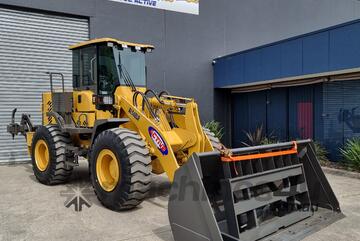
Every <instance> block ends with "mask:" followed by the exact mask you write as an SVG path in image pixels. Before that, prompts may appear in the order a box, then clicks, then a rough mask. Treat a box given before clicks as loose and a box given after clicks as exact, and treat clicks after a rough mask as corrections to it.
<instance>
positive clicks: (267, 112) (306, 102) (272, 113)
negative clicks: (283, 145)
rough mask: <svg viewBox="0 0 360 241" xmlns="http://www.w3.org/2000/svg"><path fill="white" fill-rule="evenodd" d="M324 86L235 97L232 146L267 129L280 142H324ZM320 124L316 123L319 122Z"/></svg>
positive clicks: (283, 89) (317, 85)
mask: <svg viewBox="0 0 360 241" xmlns="http://www.w3.org/2000/svg"><path fill="white" fill-rule="evenodd" d="M321 89H322V87H321V84H316V85H308V86H298V87H290V88H276V89H270V90H263V91H257V92H249V93H240V94H233V96H232V107H233V108H232V130H233V131H232V145H233V147H239V146H241V145H242V142H243V141H246V135H245V134H244V132H245V131H246V132H254V131H255V130H256V128H258V127H260V126H261V125H262V126H263V129H264V132H265V133H266V134H267V135H268V136H272V137H274V138H275V139H277V140H281V141H284V140H294V139H299V138H317V137H319V138H322V137H321V136H318V133H321V132H320V131H318V130H319V129H321V128H322V126H321V123H322V122H321V121H318V120H319V119H321V115H322V113H321V111H319V110H321V108H319V105H321V103H322V102H321V101H322V98H317V97H316V96H320V97H321V95H322V92H321ZM315 120H316V121H315Z"/></svg>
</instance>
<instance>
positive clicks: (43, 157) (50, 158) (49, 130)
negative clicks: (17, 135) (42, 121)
mask: <svg viewBox="0 0 360 241" xmlns="http://www.w3.org/2000/svg"><path fill="white" fill-rule="evenodd" d="M70 143H71V142H70V139H69V137H68V136H67V135H66V134H63V133H61V131H60V129H59V128H58V127H56V126H40V127H39V128H37V130H36V132H35V134H34V137H33V140H32V146H31V160H32V166H33V171H34V174H35V177H36V178H37V180H39V182H41V183H43V184H46V185H53V184H59V183H64V182H66V181H67V180H68V179H69V177H70V176H71V173H72V169H73V168H72V167H68V166H67V165H66V164H65V161H66V155H65V151H66V145H67V144H70Z"/></svg>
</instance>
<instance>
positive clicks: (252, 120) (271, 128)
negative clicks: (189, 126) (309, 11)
mask: <svg viewBox="0 0 360 241" xmlns="http://www.w3.org/2000/svg"><path fill="white" fill-rule="evenodd" d="M359 54H360V21H358V20H357V21H352V22H348V23H345V24H341V25H338V26H334V27H330V28H327V29H323V30H320V31H316V32H312V33H309V34H305V35H301V36H296V37H293V38H290V39H286V40H283V41H280V42H275V43H271V44H268V45H265V46H261V47H257V48H254V49H250V50H246V51H242V52H239V53H236V54H231V55H228V56H225V57H222V58H217V59H215V60H214V72H215V82H214V85H215V88H218V91H219V92H220V93H221V92H223V93H227V94H226V95H225V96H230V97H229V98H227V99H226V100H223V101H226V102H227V103H226V105H227V106H231V108H230V110H228V111H229V113H227V115H230V117H228V118H229V119H231V120H230V121H231V128H232V132H231V134H232V135H231V138H232V145H233V146H240V145H241V144H242V143H243V142H244V141H246V139H247V137H246V133H245V132H244V130H245V131H252V132H254V131H255V130H256V129H257V128H260V127H262V128H263V129H264V132H265V133H266V135H267V136H269V137H273V138H275V139H277V140H295V139H308V138H311V139H315V140H317V141H319V142H320V143H322V144H324V145H325V147H327V149H328V150H329V151H330V154H331V157H332V158H333V159H335V160H336V158H338V156H337V154H338V148H339V147H342V146H343V144H344V142H345V141H346V140H347V139H349V138H352V137H355V136H360V58H359ZM229 93H230V95H229ZM219 118H221V117H219ZM225 121H226V120H225ZM227 121H228V120H227Z"/></svg>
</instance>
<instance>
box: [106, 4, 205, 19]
mask: <svg viewBox="0 0 360 241" xmlns="http://www.w3.org/2000/svg"><path fill="white" fill-rule="evenodd" d="M110 1H114V2H121V3H127V4H132V5H137V6H143V7H149V8H158V9H165V10H170V11H175V12H182V13H190V14H197V15H198V14H199V0H110Z"/></svg>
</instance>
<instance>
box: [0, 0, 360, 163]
mask: <svg viewBox="0 0 360 241" xmlns="http://www.w3.org/2000/svg"><path fill="white" fill-rule="evenodd" d="M186 2H188V1H173V2H171V1H165V0H152V1H133V2H132V1H125V0H77V1H71V0H56V1H55V0H49V1H42V0H33V1H27V0H0V162H1V163H4V162H9V161H10V162H11V163H12V162H18V161H28V160H29V159H28V156H27V153H26V148H25V146H26V145H25V140H24V138H23V137H21V136H18V137H15V140H14V141H12V140H11V136H10V135H9V134H7V133H6V125H7V124H8V123H9V122H10V121H11V111H12V110H13V109H14V108H18V115H17V119H16V120H17V121H19V119H20V113H23V112H27V113H29V114H31V115H32V119H33V120H34V122H35V124H40V123H41V115H40V103H41V99H40V96H41V95H40V94H41V93H42V92H44V91H48V90H49V88H50V86H49V77H48V75H47V74H46V72H49V71H50V72H61V73H63V74H64V76H65V85H66V88H71V87H72V86H71V82H72V69H71V67H72V64H71V61H72V57H71V52H70V51H69V50H68V49H67V47H68V46H69V45H71V44H74V43H77V42H80V41H83V40H87V39H89V38H99V37H113V38H118V39H121V40H126V41H133V42H144V43H150V44H153V45H155V47H156V49H155V51H154V52H153V53H151V54H149V55H148V57H147V63H148V65H147V83H148V86H149V87H150V88H152V89H154V90H156V91H161V90H163V89H166V90H168V91H169V92H170V93H173V94H176V95H182V96H190V97H195V98H196V100H197V102H198V103H199V107H200V112H201V118H202V120H203V121H204V122H205V121H207V120H211V119H214V118H215V119H219V120H222V121H223V124H224V125H225V127H226V128H225V129H226V130H227V131H228V133H227V135H226V137H225V138H224V142H225V143H226V144H228V145H231V144H232V145H233V146H236V145H238V144H239V142H240V140H241V138H242V137H241V133H242V130H240V129H241V128H244V129H249V128H250V129H251V128H252V127H253V126H255V124H254V125H249V124H244V121H250V122H251V123H257V121H258V120H259V123H260V120H261V118H264V117H263V115H262V116H259V117H257V116H255V117H252V116H251V118H255V119H249V120H246V119H243V118H242V116H243V113H245V110H244V109H242V108H245V106H244V105H245V103H243V102H242V101H241V100H242V99H244V100H246V101H248V103H251V101H258V102H259V104H258V105H255V104H251V105H254V106H256V108H259V109H257V110H256V111H252V110H250V109H249V110H248V112H252V113H254V115H257V114H259V113H260V112H259V111H260V110H263V109H264V108H265V107H261V102H262V101H263V100H264V98H267V99H266V100H265V101H266V102H269V101H270V100H269V98H270V97H271V96H276V100H275V99H274V98H275V97H272V100H271V101H273V103H275V102H276V101H278V102H279V103H282V104H283V105H285V104H286V105H291V103H293V102H294V103H297V102H296V101H295V99H294V100H293V99H292V98H305V97H306V98H313V101H314V102H313V103H315V101H319V102H316V103H318V104H315V105H314V106H313V107H310V105H309V104H307V103H308V102H306V101H304V102H303V105H302V107H301V109H304V110H303V112H304V115H305V113H307V112H308V109H309V108H314V112H313V114H312V116H310V115H309V116H305V117H304V119H303V121H304V123H305V122H306V120H307V119H311V118H320V119H321V118H322V120H321V121H322V124H321V125H323V126H330V128H335V127H333V126H335V124H336V125H340V126H341V125H343V126H344V131H343V132H342V133H344V134H341V135H343V136H344V137H343V138H346V137H347V136H348V135H350V131H348V129H346V128H347V125H348V124H347V123H352V124H353V125H355V126H356V123H357V122H356V116H357V115H356V111H357V109H353V108H355V106H354V107H353V106H352V105H349V106H347V105H345V104H344V106H343V113H344V114H343V116H344V117H346V118H344V120H343V122H341V123H337V122H336V123H335V119H334V120H333V121H332V122H331V120H330V119H329V120H325V119H324V117H323V116H320V117H319V116H318V114H319V113H321V115H323V114H326V113H330V112H329V111H330V110H329V111H328V112H325V111H324V110H322V111H321V112H318V111H317V109H316V108H320V107H321V108H323V109H324V108H333V107H332V106H328V105H325V104H324V103H330V102H338V100H337V99H329V98H335V97H334V95H331V94H330V93H333V92H336V91H340V90H345V89H346V88H350V89H351V90H352V91H355V88H354V87H351V85H350V84H349V85H346V86H345V84H346V83H351V84H353V85H355V83H356V81H353V80H351V81H350V82H345V81H344V79H341V80H343V81H338V82H334V81H327V82H326V86H325V83H323V82H322V80H320V79H321V78H325V79H328V78H329V76H331V78H339V75H340V77H341V78H344V76H346V78H347V79H353V78H354V76H352V75H351V74H353V72H354V71H353V72H351V73H350V72H346V73H345V72H344V73H339V72H337V73H336V74H334V75H329V74H328V75H322V77H321V78H320V76H319V75H316V76H312V79H313V81H314V83H315V81H316V82H317V84H311V85H304V86H301V87H298V88H293V85H291V86H290V84H289V83H287V84H289V86H288V87H286V88H288V89H287V90H285V89H286V88H274V86H273V85H274V84H273V85H272V87H271V88H270V89H269V88H263V87H262V88H263V89H262V92H261V91H257V92H248V91H249V89H247V90H246V89H244V87H245V86H243V85H242V84H244V83H245V82H244V81H245V80H243V79H241V78H240V79H238V81H237V80H235V79H231V80H229V79H228V78H227V77H224V76H226V75H228V74H229V73H231V75H233V76H235V75H236V71H239V70H234V71H233V70H231V69H230V70H226V72H227V73H226V75H224V76H223V77H224V78H223V79H221V78H220V77H219V75H220V74H219V73H220V72H221V71H223V70H218V69H221V68H222V67H218V66H220V65H224V66H225V65H226V63H225V62H226V61H225V60H226V59H228V58H232V57H234V58H236V56H238V55H231V56H232V57H231V56H228V57H225V58H221V59H218V60H217V61H216V62H217V63H216V64H215V66H212V61H213V59H215V58H217V57H218V56H227V55H228V54H232V53H235V52H239V51H244V50H246V49H251V48H254V47H256V46H261V45H264V44H269V43H273V42H276V41H279V40H282V39H288V38H290V37H294V36H297V35H301V34H305V33H309V32H313V31H315V30H319V29H324V28H327V27H330V26H334V25H338V24H341V23H345V22H348V21H351V20H355V19H356V18H358V16H359V15H360V2H359V1H355V0H348V1H338V0H305V1H287V0H266V1H264V0H244V1H237V0H201V1H200V3H197V1H191V2H192V3H194V4H195V3H196V4H197V6H198V7H199V9H195V8H194V9H191V11H187V10H186V9H185V10H184V8H182V7H181V8H177V7H172V6H175V5H171V4H177V3H179V4H180V5H184V4H186ZM157 4H158V5H159V6H160V5H167V8H166V9H167V10H165V9H158V8H154V5H157ZM136 5H137V6H136ZM141 5H143V6H141ZM170 10H171V11H170ZM254 13H257V14H254ZM259 13H261V14H259ZM314 16H316V17H314ZM355 25H356V23H353V25H351V26H355ZM343 27H344V28H339V31H340V30H341V29H343V30H342V31H345V32H344V35H346V34H347V32H346V31H347V28H346V27H345V26H343ZM328 31H330V30H328ZM334 31H335V30H334ZM350 32H351V31H350ZM320 35H321V34H320ZM340 35H341V34H339V36H340ZM310 38H311V37H310ZM322 39H323V37H322V36H320V37H319V38H316V39H314V40H313V41H310V43H309V45H315V46H312V47H313V48H317V47H316V45H319V46H318V48H319V51H325V46H324V45H323V42H322ZM298 41H300V40H298ZM339 41H341V40H339ZM344 41H345V39H344ZM279 44H280V43H279ZM351 44H355V45H356V41H355V40H354V42H352V43H351ZM284 45H286V44H284ZM293 45H294V46H293ZM295 45H296V46H295ZM344 45H346V44H343V46H344ZM286 46H287V47H286ZM286 46H285V47H284V49H283V50H282V51H285V52H286V51H287V49H289V52H287V53H278V50H277V49H276V48H273V49H272V48H270V46H268V47H269V48H267V50H266V51H268V52H266V51H265V52H266V53H265V55H266V56H271V55H272V52H274V54H275V55H274V57H273V58H274V61H269V62H268V65H266V66H265V70H264V72H261V71H258V69H257V68H260V67H259V66H257V67H254V68H251V69H249V71H250V72H249V76H253V77H254V78H253V77H251V78H250V79H246V81H247V82H249V83H250V82H255V81H257V83H260V82H262V83H266V84H268V82H266V81H269V80H274V79H275V80H276V79H281V78H290V77H294V79H292V80H293V81H295V80H296V81H297V80H299V79H298V77H299V76H300V77H301V75H308V74H310V73H312V74H319V73H324V72H332V71H339V70H343V69H348V68H352V69H354V68H356V66H351V63H349V61H350V62H351V61H353V60H354V57H353V56H354V55H355V54H356V53H355V52H352V50H351V49H347V50H348V51H349V52H346V53H344V54H343V55H341V54H339V53H334V54H335V55H336V56H338V55H341V56H340V57H341V58H340V59H338V62H336V63H335V67H334V68H333V65H329V68H328V69H327V66H326V65H325V64H326V63H322V62H321V66H317V63H318V61H320V60H322V59H320V60H319V59H318V58H325V57H324V56H323V55H321V56H317V54H316V53H310V54H314V55H315V56H308V57H309V58H310V59H311V58H315V59H316V60H314V61H312V62H308V64H309V65H310V66H305V71H304V72H301V71H300V72H299V71H298V70H297V69H291V68H290V67H289V69H287V71H289V73H285V75H283V73H282V72H281V74H280V75H279V74H278V72H277V70H273V68H276V67H277V66H274V67H272V65H276V64H279V63H278V62H279V60H276V58H278V57H276V54H278V55H281V54H285V55H287V56H289V61H294V62H296V61H297V59H296V57H294V58H291V55H292V54H291V53H293V52H296V48H299V45H297V44H296V40H295V39H293V41H288V44H287V45H286ZM310 47H311V46H310ZM329 47H331V45H329ZM279 48H280V47H279ZM281 48H282V47H281ZM260 49H262V48H259V49H257V50H256V49H253V50H251V51H248V53H249V55H251V56H253V57H251V58H253V59H254V61H253V64H256V61H263V60H258V59H257V57H256V55H257V52H259V51H260V52H261V50H260ZM337 51H341V50H337ZM262 54H263V53H262ZM299 54H300V53H299ZM321 54H325V53H323V52H321ZM329 54H330V52H329ZM240 55H241V54H239V56H240ZM347 55H349V56H347ZM239 58H240V57H239ZM354 61H355V60H354ZM222 62H224V63H222ZM347 63H349V64H348V65H347ZM281 64H283V63H281ZM286 64H287V65H289V66H291V65H292V62H286ZM296 64H297V63H294V66H297V65H296ZM337 64H338V65H339V66H338V65H337ZM342 65H346V66H345V67H344V66H342ZM227 66H229V65H227ZM213 67H214V68H215V77H214V72H213ZM330 67H331V68H330ZM235 68H237V67H236V65H235ZM261 68H262V67H261ZM294 68H295V67H294ZM308 70H309V71H308ZM219 71H220V72H219ZM291 71H293V72H291ZM259 73H261V75H260V76H258V75H257V74H259ZM345 74H346V75H345ZM214 79H215V87H216V91H214ZM332 80H334V79H332ZM54 81H55V83H60V82H59V80H58V79H56V80H54ZM302 81H303V80H301V82H302ZM306 81H308V80H306ZM281 83H282V84H284V82H281ZM247 88H250V86H248V87H247ZM256 88H258V87H256ZM306 88H310V89H311V90H312V91H313V95H312V96H305V95H301V92H304V93H310V92H309V90H308V89H306ZM257 90H260V89H257ZM229 92H231V93H233V94H231V95H230V96H231V98H230V100H227V99H228V98H224V96H225V97H226V96H227V94H228V93H229ZM235 92H236V93H237V94H236V93H235ZM240 92H241V93H240ZM244 92H246V93H244ZM293 92H294V93H295V92H296V94H297V95H298V97H296V96H297V95H296V96H295V94H294V95H293V94H292V93H293ZM320 92H321V93H323V94H322V95H321V96H322V97H321V98H320V96H319V95H318V94H315V93H320ZM344 93H345V92H344ZM346 93H347V92H346ZM256 95H259V96H260V97H259V98H257V97H256ZM270 95H271V96H270ZM344 95H345V94H344ZM264 96H265V97H264ZM282 98H289V100H288V101H286V102H283V101H284V100H283V99H282ZM317 98H319V99H317ZM326 98H327V99H326ZM338 98H340V94H339V97H338ZM341 98H343V99H344V98H345V97H341ZM346 98H350V97H348V96H346ZM315 99H316V100H315ZM343 99H341V101H342V100H343ZM292 101H293V102H292ZM354 101H355V100H354ZM350 102H353V101H352V100H351V101H350ZM224 103H225V104H227V105H225V106H224V105H223V104H224ZM354 103H355V102H354ZM266 108H267V111H268V114H267V115H266V118H267V119H269V120H268V122H267V123H266V128H267V130H271V129H272V125H275V124H274V122H271V121H275V123H276V122H279V121H281V122H284V123H285V122H286V123H295V122H291V121H290V120H292V119H291V118H295V119H296V118H297V116H291V115H290V114H286V113H285V112H284V111H283V112H281V113H277V114H276V115H271V111H272V110H271V109H270V107H269V105H267V107H266ZM284 108H285V107H284ZM315 109H316V110H315ZM231 110H234V111H233V114H231ZM235 110H236V111H235ZM275 110H276V109H275ZM224 111H225V112H226V113H225V112H224ZM331 111H332V110H331ZM334 111H335V110H334ZM303 112H301V113H303ZM291 113H292V112H291ZM294 113H295V114H296V113H297V112H294ZM294 113H293V115H295V114H294ZM354 113H355V114H354ZM281 115H282V116H281ZM231 116H238V117H236V118H234V120H235V121H231V118H232V117H231ZM245 116H246V118H250V117H249V116H247V115H245ZM285 116H287V118H289V120H287V119H286V120H284V119H282V118H283V117H285ZM301 116H303V115H301ZM223 117H224V118H223ZM272 118H274V120H272ZM329 118H330V117H329ZM332 118H333V117H332ZM354 118H355V119H354ZM270 119H271V120H270ZM350 119H352V121H350V122H349V120H350ZM255 120H256V121H255ZM317 123H318V122H317V121H315V120H314V122H312V126H305V127H304V131H303V133H302V134H301V135H300V136H302V137H311V135H310V134H309V133H315V134H313V136H314V137H315V138H316V137H317V136H323V137H322V138H323V139H324V140H325V139H326V138H327V135H328V136H330V135H331V137H334V134H330V133H326V132H325V129H324V128H322V129H321V128H320V127H319V126H318V125H320V124H317ZM354 123H355V124H354ZM300 124H301V123H300ZM300 124H294V125H300ZM304 125H305V124H304ZM231 126H233V127H234V128H237V127H239V128H240V129H236V130H235V129H234V128H232V129H231V128H230V127H231ZM277 126H278V125H277V124H276V127H277ZM279 126H280V125H279ZM228 127H229V128H228ZM319 128H320V129H319ZM355 129H356V127H355ZM277 131H278V132H279V133H280V134H278V135H279V137H281V138H284V139H286V138H289V137H290V136H298V135H297V134H298V133H297V132H296V130H295V129H294V127H291V126H289V127H286V128H283V127H281V128H280V127H279V130H277ZM351 135H352V134H351ZM339 136H340V134H339ZM231 140H232V141H233V143H231Z"/></svg>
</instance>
